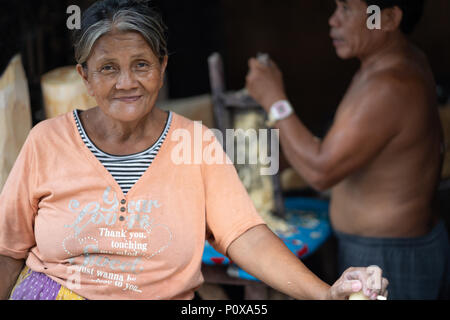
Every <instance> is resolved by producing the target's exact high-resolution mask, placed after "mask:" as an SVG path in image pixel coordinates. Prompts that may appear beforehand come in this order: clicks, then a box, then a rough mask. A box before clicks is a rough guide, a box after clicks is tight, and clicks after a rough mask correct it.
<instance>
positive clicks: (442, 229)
mask: <svg viewBox="0 0 450 320" xmlns="http://www.w3.org/2000/svg"><path fill="white" fill-rule="evenodd" d="M333 233H334V235H335V236H336V238H337V239H338V240H339V241H343V242H351V243H352V244H355V245H364V246H411V245H412V244H414V245H415V246H424V245H428V244H432V243H433V242H435V241H436V240H437V239H439V238H440V237H444V238H445V239H447V244H448V235H447V228H446V225H445V223H444V222H443V221H442V220H441V221H439V222H438V223H437V224H436V225H435V226H434V227H433V229H432V230H431V231H430V232H429V233H428V234H426V235H424V236H420V237H413V238H377V237H362V236H356V235H351V234H347V233H343V232H340V231H336V230H333Z"/></svg>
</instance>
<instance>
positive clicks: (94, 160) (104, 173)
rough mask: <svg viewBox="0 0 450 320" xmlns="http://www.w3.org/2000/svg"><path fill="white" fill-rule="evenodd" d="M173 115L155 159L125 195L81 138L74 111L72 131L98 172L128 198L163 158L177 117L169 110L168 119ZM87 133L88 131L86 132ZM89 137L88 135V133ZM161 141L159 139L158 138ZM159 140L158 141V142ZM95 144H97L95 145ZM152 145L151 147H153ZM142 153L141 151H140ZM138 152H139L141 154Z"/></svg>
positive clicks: (119, 193) (71, 120)
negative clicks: (162, 155)
mask: <svg viewBox="0 0 450 320" xmlns="http://www.w3.org/2000/svg"><path fill="white" fill-rule="evenodd" d="M169 117H171V123H170V125H169V129H168V130H167V133H166V138H165V139H164V141H163V142H162V144H161V147H160V149H159V151H158V152H157V153H156V155H155V158H154V159H153V161H152V163H151V165H150V166H148V168H147V169H146V170H145V172H144V173H143V174H142V176H141V177H139V179H138V180H137V181H136V182H135V183H134V185H133V186H132V187H131V188H130V190H129V191H128V192H127V194H126V195H125V194H124V193H123V191H122V188H121V187H120V185H119V184H118V183H117V181H116V179H114V177H113V176H112V174H111V173H110V172H109V171H108V169H106V168H105V166H104V165H103V164H102V163H101V162H100V160H98V159H97V157H96V156H95V155H94V154H93V153H92V151H91V150H89V148H88V146H87V145H86V144H85V143H84V141H83V140H82V138H81V135H80V133H79V131H78V128H77V122H76V119H75V114H74V112H73V111H72V112H70V123H71V126H72V133H73V134H74V136H75V141H76V143H77V145H78V147H79V148H80V150H81V151H82V152H83V153H84V155H85V156H86V158H87V159H88V160H89V162H90V163H91V164H92V165H93V166H94V167H95V169H96V170H97V171H98V173H99V174H100V176H101V177H102V178H103V179H105V180H106V182H107V183H108V185H109V186H112V187H114V188H115V189H116V193H117V195H120V199H127V198H129V197H130V196H131V195H132V194H134V190H135V189H136V188H139V185H140V184H141V183H142V180H145V179H146V178H147V176H148V175H149V174H150V169H151V168H152V167H154V166H155V163H157V162H159V161H160V160H159V158H161V154H162V153H164V152H165V149H166V148H167V145H168V144H169V142H168V141H167V140H168V139H167V138H168V137H169V135H170V134H171V132H172V131H173V127H174V125H175V119H176V117H175V116H174V113H173V112H171V111H169V115H168V118H167V120H168V121H169V120H170V118H169ZM80 126H82V123H81V121H80ZM166 127H167V126H165V127H164V130H163V132H162V133H161V135H160V138H161V137H162V135H163V134H164V131H165V130H166ZM85 134H86V133H85ZM86 137H87V135H86ZM158 141H159V139H158ZM158 141H157V142H158ZM94 146H95V145H94ZM152 147H153V145H152ZM152 147H150V148H152ZM146 151H148V149H146ZM139 153H140V152H139ZM139 153H138V154H139Z"/></svg>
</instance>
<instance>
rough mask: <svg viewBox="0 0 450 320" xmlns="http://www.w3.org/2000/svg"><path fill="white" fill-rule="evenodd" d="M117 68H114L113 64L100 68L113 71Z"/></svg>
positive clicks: (104, 70) (102, 70)
mask: <svg viewBox="0 0 450 320" xmlns="http://www.w3.org/2000/svg"><path fill="white" fill-rule="evenodd" d="M114 70H115V69H114V67H113V66H112V65H109V64H108V65H106V66H103V67H102V68H101V69H100V71H101V72H112V71H114Z"/></svg>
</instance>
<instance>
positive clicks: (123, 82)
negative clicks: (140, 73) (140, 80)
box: [116, 71, 136, 90]
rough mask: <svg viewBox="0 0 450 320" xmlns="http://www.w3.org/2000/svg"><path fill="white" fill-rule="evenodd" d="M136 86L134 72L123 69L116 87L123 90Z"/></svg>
mask: <svg viewBox="0 0 450 320" xmlns="http://www.w3.org/2000/svg"><path fill="white" fill-rule="evenodd" d="M134 87H136V80H135V78H134V74H133V73H132V72H130V71H121V72H120V74H119V77H118V78H117V82H116V88H117V89H121V90H128V89H132V88H134Z"/></svg>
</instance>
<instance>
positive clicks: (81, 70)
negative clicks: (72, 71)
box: [76, 64, 94, 97]
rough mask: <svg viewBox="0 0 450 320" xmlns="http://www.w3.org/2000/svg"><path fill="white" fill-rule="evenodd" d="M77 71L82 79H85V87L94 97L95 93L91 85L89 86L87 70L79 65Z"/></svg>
mask: <svg viewBox="0 0 450 320" xmlns="http://www.w3.org/2000/svg"><path fill="white" fill-rule="evenodd" d="M76 69H77V72H78V74H79V75H80V77H81V79H83V82H84V85H85V86H86V89H87V91H88V93H89V95H90V96H92V97H93V96H94V92H93V91H92V88H91V85H90V84H89V80H88V74H87V70H86V69H85V68H83V66H82V65H81V64H77V66H76Z"/></svg>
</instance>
